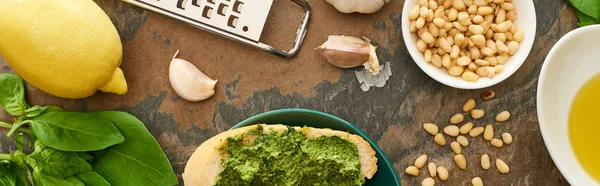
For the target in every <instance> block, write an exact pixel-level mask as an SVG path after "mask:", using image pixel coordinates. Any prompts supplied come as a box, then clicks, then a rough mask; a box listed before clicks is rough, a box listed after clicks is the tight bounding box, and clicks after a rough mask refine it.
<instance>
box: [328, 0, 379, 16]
mask: <svg viewBox="0 0 600 186" xmlns="http://www.w3.org/2000/svg"><path fill="white" fill-rule="evenodd" d="M326 1H327V2H328V3H329V4H331V5H333V6H334V7H335V9H337V10H338V11H340V12H342V13H354V12H358V13H363V14H370V13H374V12H377V11H378V10H379V9H381V7H383V5H385V4H386V3H389V2H390V0H326Z"/></svg>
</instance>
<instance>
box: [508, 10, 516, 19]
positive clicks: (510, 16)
mask: <svg viewBox="0 0 600 186" xmlns="http://www.w3.org/2000/svg"><path fill="white" fill-rule="evenodd" d="M506 19H508V20H510V21H512V22H515V21H516V20H517V11H514V10H511V11H508V12H506Z"/></svg>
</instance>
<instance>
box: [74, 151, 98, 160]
mask: <svg viewBox="0 0 600 186" xmlns="http://www.w3.org/2000/svg"><path fill="white" fill-rule="evenodd" d="M77 155H79V157H81V158H83V159H84V160H85V161H86V162H88V163H92V162H94V156H92V155H91V154H90V153H88V152H78V153H77Z"/></svg>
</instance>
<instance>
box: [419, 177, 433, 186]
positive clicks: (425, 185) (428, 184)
mask: <svg viewBox="0 0 600 186" xmlns="http://www.w3.org/2000/svg"><path fill="white" fill-rule="evenodd" d="M434 185H435V180H434V179H433V178H425V179H423V182H421V186H434Z"/></svg>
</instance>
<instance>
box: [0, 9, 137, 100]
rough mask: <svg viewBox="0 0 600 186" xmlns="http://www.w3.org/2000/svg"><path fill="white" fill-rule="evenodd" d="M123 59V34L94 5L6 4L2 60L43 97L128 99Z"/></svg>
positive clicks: (0, 26) (0, 14) (0, 30)
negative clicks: (98, 93) (103, 95)
mask: <svg viewBox="0 0 600 186" xmlns="http://www.w3.org/2000/svg"><path fill="white" fill-rule="evenodd" d="M122 55H123V48H122V45H121V40H120V38H119V33H118V32H117V29H116V28H115V26H114V25H113V24H112V22H111V21H110V19H109V18H108V16H107V15H106V13H104V11H102V9H100V7H98V5H97V4H96V3H94V1H92V0H0V56H2V58H4V60H5V61H6V63H7V64H8V65H9V66H10V67H11V68H12V69H13V70H14V71H15V72H16V73H17V74H18V75H20V76H21V77H22V78H23V79H25V80H26V81H27V82H29V83H30V84H31V85H33V86H35V87H37V88H39V89H41V90H42V91H45V92H47V93H50V94H52V95H55V96H58V97H64V98H84V97H88V96H91V95H92V94H94V93H95V92H96V91H97V90H101V91H104V92H113V93H117V94H121V95H122V94H125V93H127V83H126V81H125V77H124V76H123V71H121V69H120V68H119V66H120V65H121V59H122Z"/></svg>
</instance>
